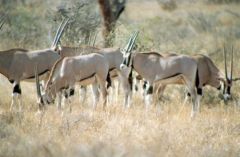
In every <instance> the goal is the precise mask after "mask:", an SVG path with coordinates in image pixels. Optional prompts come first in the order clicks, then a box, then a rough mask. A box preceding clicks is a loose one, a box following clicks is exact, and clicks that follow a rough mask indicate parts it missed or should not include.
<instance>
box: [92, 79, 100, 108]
mask: <svg viewBox="0 0 240 157" xmlns="http://www.w3.org/2000/svg"><path fill="white" fill-rule="evenodd" d="M92 93H93V109H96V107H97V103H98V101H99V91H98V84H97V82H94V83H93V84H92Z"/></svg>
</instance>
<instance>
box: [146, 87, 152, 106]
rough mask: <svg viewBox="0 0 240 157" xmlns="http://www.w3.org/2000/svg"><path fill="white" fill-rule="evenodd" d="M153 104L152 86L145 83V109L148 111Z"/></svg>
mask: <svg viewBox="0 0 240 157" xmlns="http://www.w3.org/2000/svg"><path fill="white" fill-rule="evenodd" d="M152 103H153V85H152V83H150V82H147V85H146V93H145V108H146V109H148V108H149V107H150V106H151V105H152Z"/></svg>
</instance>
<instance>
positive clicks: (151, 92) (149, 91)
mask: <svg viewBox="0 0 240 157" xmlns="http://www.w3.org/2000/svg"><path fill="white" fill-rule="evenodd" d="M147 94H153V86H149V87H148V89H147Z"/></svg>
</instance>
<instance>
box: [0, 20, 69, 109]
mask: <svg viewBox="0 0 240 157" xmlns="http://www.w3.org/2000/svg"><path fill="white" fill-rule="evenodd" d="M67 23H68V19H67V20H64V21H62V23H61V25H60V26H59V28H58V30H57V33H56V36H55V38H54V41H53V43H52V46H51V47H50V48H48V49H43V50H35V51H29V52H27V50H24V49H11V50H6V51H1V52H0V60H1V61H0V73H1V74H3V75H4V76H5V77H7V78H8V80H9V81H10V82H11V83H12V84H13V94H12V103H11V107H10V109H12V107H13V105H14V104H16V101H17V100H20V96H21V88H20V81H31V79H33V78H34V77H35V66H38V71H37V73H38V74H39V75H43V74H45V73H46V72H48V71H50V69H51V67H52V66H53V64H54V63H55V62H56V61H57V60H58V59H59V58H60V55H59V54H58V53H57V47H56V45H57V43H58V41H59V39H60V37H61V35H62V33H63V30H64V28H65V26H66V24H67ZM19 105H20V106H21V104H20V103H19Z"/></svg>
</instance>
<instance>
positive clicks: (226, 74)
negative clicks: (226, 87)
mask: <svg viewBox="0 0 240 157" xmlns="http://www.w3.org/2000/svg"><path fill="white" fill-rule="evenodd" d="M223 52H224V67H225V77H226V80H228V81H232V80H233V77H232V76H233V46H232V51H231V66H230V76H228V69H227V54H226V47H225V45H224V48H223Z"/></svg>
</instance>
